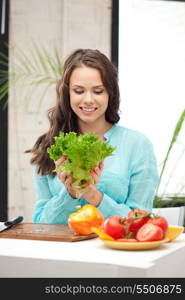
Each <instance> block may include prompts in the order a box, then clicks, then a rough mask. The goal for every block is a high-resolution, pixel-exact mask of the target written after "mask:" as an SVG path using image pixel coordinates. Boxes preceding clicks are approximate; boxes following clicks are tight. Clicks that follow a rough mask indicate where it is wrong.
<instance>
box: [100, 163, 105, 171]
mask: <svg viewBox="0 0 185 300" xmlns="http://www.w3.org/2000/svg"><path fill="white" fill-rule="evenodd" d="M103 167H104V162H103V161H101V162H100V164H99V168H100V170H101V171H103Z"/></svg>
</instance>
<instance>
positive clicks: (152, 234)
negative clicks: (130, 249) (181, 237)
mask: <svg viewBox="0 0 185 300" xmlns="http://www.w3.org/2000/svg"><path fill="white" fill-rule="evenodd" d="M163 236H164V232H163V230H162V229H161V227H159V226H157V225H154V224H152V223H146V224H144V225H143V226H142V227H141V228H140V229H139V230H138V232H137V234H136V239H137V240H138V241H140V242H149V241H159V240H162V239H163Z"/></svg>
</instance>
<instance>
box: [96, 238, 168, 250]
mask: <svg viewBox="0 0 185 300" xmlns="http://www.w3.org/2000/svg"><path fill="white" fill-rule="evenodd" d="M101 241H102V242H103V243H104V245H105V246H106V247H108V248H113V249H119V250H148V249H154V248H158V247H159V246H160V245H161V244H164V243H165V242H167V240H166V239H163V240H160V241H154V242H136V243H135V242H134V243H131V242H117V241H106V240H101Z"/></svg>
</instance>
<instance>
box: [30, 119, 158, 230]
mask: <svg viewBox="0 0 185 300" xmlns="http://www.w3.org/2000/svg"><path fill="white" fill-rule="evenodd" d="M104 137H105V139H106V140H107V141H108V143H109V144H110V145H112V146H116V150H115V151H114V153H113V154H112V156H109V157H107V158H106V159H105V160H104V169H103V172H102V174H101V177H100V182H99V183H98V184H97V185H96V187H97V189H98V190H99V191H100V192H101V193H102V194H103V199H102V201H101V203H100V204H99V206H98V209H99V210H100V211H101V212H102V214H103V215H104V218H107V217H109V216H111V215H120V216H126V215H127V214H128V212H129V211H130V210H131V209H134V208H141V209H146V210H148V211H151V210H152V206H153V199H154V195H155V190H156V187H157V184H158V180H159V177H158V172H157V165H156V158H155V154H154V152H153V146H152V144H151V142H150V141H149V139H148V138H147V137H146V136H145V135H143V134H142V133H140V132H138V131H135V130H132V129H129V128H126V127H122V126H120V125H118V124H115V125H113V126H112V128H111V129H109V130H108V131H107V132H106V133H105V134H104ZM34 183H35V189H36V204H35V210H34V213H33V222H35V223H50V224H67V222H68V217H69V214H70V213H72V212H75V211H76V206H79V205H80V206H83V205H85V204H87V203H88V202H87V201H86V200H85V199H84V198H80V199H74V198H72V197H71V196H70V194H69V193H68V191H67V189H66V187H65V186H64V184H63V183H62V182H61V181H60V180H59V178H58V177H57V176H54V177H53V176H51V175H44V176H41V175H38V174H37V172H36V168H34Z"/></svg>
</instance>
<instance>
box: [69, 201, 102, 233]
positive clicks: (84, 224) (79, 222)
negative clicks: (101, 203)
mask: <svg viewBox="0 0 185 300" xmlns="http://www.w3.org/2000/svg"><path fill="white" fill-rule="evenodd" d="M103 222H104V217H103V215H102V213H101V212H100V211H99V210H98V209H97V208H96V207H95V206H93V205H91V204H86V205H84V206H83V207H81V208H79V209H78V211H77V212H74V213H72V214H70V215H69V219H68V225H69V227H70V229H71V230H72V231H73V232H75V233H78V234H81V235H88V234H91V233H93V230H92V228H93V227H97V228H100V227H102V225H103Z"/></svg>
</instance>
